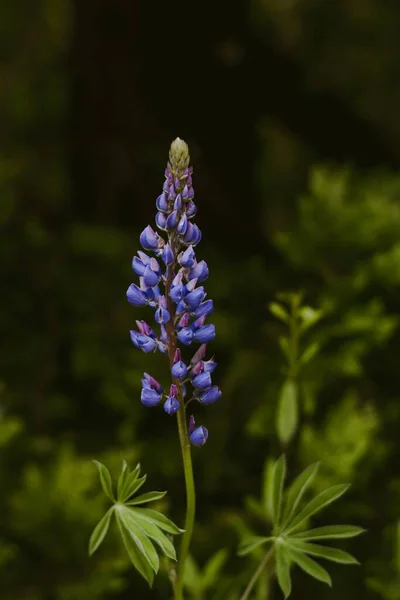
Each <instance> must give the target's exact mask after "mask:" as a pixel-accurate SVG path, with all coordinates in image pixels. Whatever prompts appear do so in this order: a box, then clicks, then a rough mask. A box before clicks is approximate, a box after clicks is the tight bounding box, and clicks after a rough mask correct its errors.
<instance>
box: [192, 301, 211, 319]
mask: <svg viewBox="0 0 400 600" xmlns="http://www.w3.org/2000/svg"><path fill="white" fill-rule="evenodd" d="M213 310H214V303H213V301H212V300H206V301H205V302H202V303H201V304H199V306H198V307H197V308H196V310H195V311H194V313H193V314H194V316H195V317H202V316H203V315H205V316H207V315H209V314H210V313H212V311H213Z"/></svg>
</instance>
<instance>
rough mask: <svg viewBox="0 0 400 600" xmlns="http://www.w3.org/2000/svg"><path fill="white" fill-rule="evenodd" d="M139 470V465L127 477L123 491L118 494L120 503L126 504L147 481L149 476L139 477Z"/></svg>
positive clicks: (122, 487) (122, 485)
mask: <svg viewBox="0 0 400 600" xmlns="http://www.w3.org/2000/svg"><path fill="white" fill-rule="evenodd" d="M139 470H140V465H137V466H136V468H135V469H134V470H133V471H132V472H131V473H128V474H127V475H125V478H124V481H123V484H121V489H120V490H119V492H118V502H121V503H122V504H123V503H124V502H126V501H127V500H128V499H129V498H130V497H131V496H132V495H133V494H134V493H135V492H137V491H138V489H139V488H141V487H142V485H143V484H144V482H145V481H146V479H147V475H143V477H138V475H139Z"/></svg>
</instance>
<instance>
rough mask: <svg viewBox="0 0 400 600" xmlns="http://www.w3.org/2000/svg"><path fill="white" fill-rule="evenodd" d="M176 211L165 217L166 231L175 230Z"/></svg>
mask: <svg viewBox="0 0 400 600" xmlns="http://www.w3.org/2000/svg"><path fill="white" fill-rule="evenodd" d="M178 214H179V213H178V211H177V210H174V211H172V213H171V214H170V215H169V216H168V217H167V220H166V222H165V228H166V229H175V227H176V224H177V223H178Z"/></svg>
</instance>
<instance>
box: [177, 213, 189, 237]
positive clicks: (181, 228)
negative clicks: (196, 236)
mask: <svg viewBox="0 0 400 600" xmlns="http://www.w3.org/2000/svg"><path fill="white" fill-rule="evenodd" d="M187 227H188V218H187V216H186V214H183V215H182V217H181V218H180V221H179V223H178V226H177V228H176V231H177V233H179V235H185V233H186V229H187Z"/></svg>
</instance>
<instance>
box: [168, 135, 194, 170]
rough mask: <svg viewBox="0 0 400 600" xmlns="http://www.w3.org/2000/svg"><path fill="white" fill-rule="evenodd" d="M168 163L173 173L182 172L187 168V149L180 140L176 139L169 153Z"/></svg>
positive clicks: (188, 157)
mask: <svg viewBox="0 0 400 600" xmlns="http://www.w3.org/2000/svg"><path fill="white" fill-rule="evenodd" d="M169 161H170V163H171V166H172V168H173V169H174V170H175V171H183V169H185V168H187V167H188V166H189V161H190V156H189V147H188V145H187V144H186V142H184V141H183V140H181V139H180V138H176V139H175V140H174V141H173V142H172V144H171V148H170V151H169Z"/></svg>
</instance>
